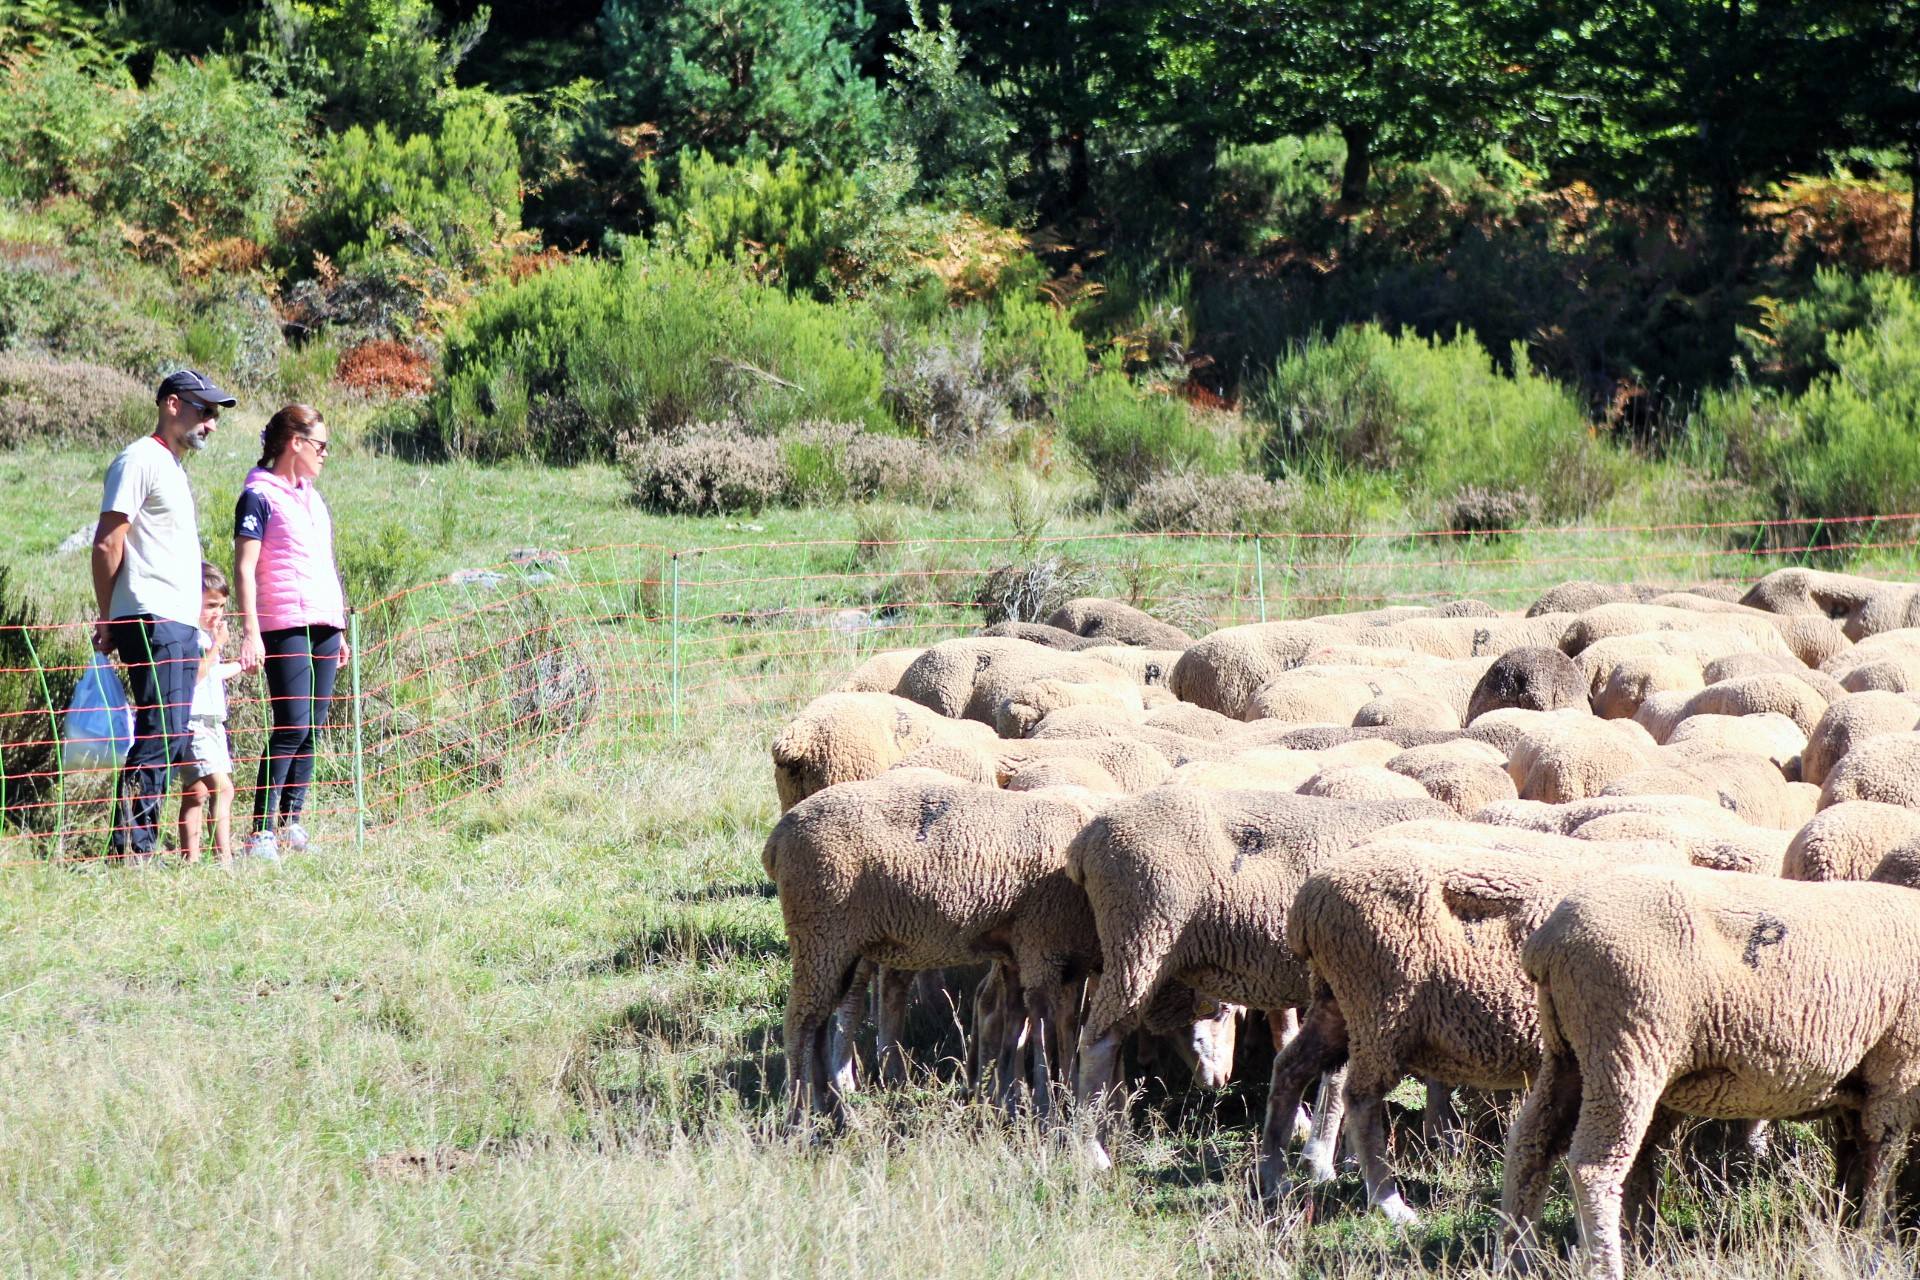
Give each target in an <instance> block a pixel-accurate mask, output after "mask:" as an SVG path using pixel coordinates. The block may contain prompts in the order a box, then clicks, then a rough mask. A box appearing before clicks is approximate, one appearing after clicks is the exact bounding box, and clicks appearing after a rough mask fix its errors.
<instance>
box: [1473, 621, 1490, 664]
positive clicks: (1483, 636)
mask: <svg viewBox="0 0 1920 1280" xmlns="http://www.w3.org/2000/svg"><path fill="white" fill-rule="evenodd" d="M1492 640H1493V631H1492V629H1491V628H1489V627H1476V628H1475V629H1474V632H1473V654H1474V656H1475V657H1479V656H1480V652H1481V650H1483V649H1485V648H1486V646H1487V645H1488V644H1489V643H1490V642H1491V641H1492Z"/></svg>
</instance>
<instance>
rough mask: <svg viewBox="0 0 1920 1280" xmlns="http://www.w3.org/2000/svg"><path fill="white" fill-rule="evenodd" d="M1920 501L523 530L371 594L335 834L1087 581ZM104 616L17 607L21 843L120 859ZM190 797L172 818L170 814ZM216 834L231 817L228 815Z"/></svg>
mask: <svg viewBox="0 0 1920 1280" xmlns="http://www.w3.org/2000/svg"><path fill="white" fill-rule="evenodd" d="M1917 521H1920V516H1905V515H1903V516H1887V517H1878V518H1874V519H1831V520H1829V519H1811V518H1810V519H1801V520H1784V521H1728V522H1718V523H1694V524H1671V525H1639V526H1605V527H1582V528H1565V529H1548V530H1541V529H1532V530H1492V531H1484V530H1483V531H1465V530H1435V531H1425V532H1414V533H1385V532H1353V533H1343V532H1326V533H1286V534H1271V535H1258V536H1248V535H1238V534H1218V533H1178V534H1133V533H1110V534H1086V535H1061V536H1038V537H1011V536H1010V537H982V538H948V539H902V540H898V541H858V540H850V539H849V540H812V541H778V540H762V541H757V542H745V541H743V542H733V543H726V544H718V545H707V546H699V545H692V546H677V547H676V546H669V545H665V544H658V543H633V544H627V545H620V546H601V547H589V548H577V549H572V550H565V551H550V552H536V553H520V554H516V555H515V557H513V558H512V559H510V560H507V561H504V562H502V563H500V564H496V565H492V566H489V567H486V568H482V569H465V570H460V571H457V572H454V573H451V574H448V575H446V576H444V577H440V578H436V579H433V580H431V581H428V582H423V583H419V584H417V585H415V586H411V587H408V588H405V589H402V590H399V591H396V592H394V593H393V594H391V595H389V596H386V597H384V598H382V599H379V600H375V601H370V602H367V603H364V604H361V605H360V606H359V607H357V608H356V609H355V610H354V611H353V616H352V619H351V622H352V631H351V635H350V642H351V645H352V659H351V662H350V664H349V665H350V670H349V671H347V672H343V673H342V676H341V679H340V687H339V689H338V691H337V693H336V697H335V700H334V703H333V714H332V717H331V724H330V727H329V729H328V730H327V731H326V732H324V733H322V734H320V735H318V736H317V738H316V743H317V746H316V748H315V752H316V759H315V762H314V779H313V783H312V786H311V790H310V800H309V804H308V808H307V810H306V813H305V817H304V822H305V825H307V826H308V827H309V828H310V829H312V830H313V831H314V832H315V835H316V837H317V838H319V839H322V840H329V841H332V842H334V843H336V844H337V843H339V842H342V841H351V840H353V839H356V838H359V837H361V836H363V835H364V833H366V832H379V831H382V830H385V829H389V828H393V827H396V826H399V825H401V824H419V823H422V822H432V821H433V820H435V819H436V818H437V817H438V816H439V815H441V814H442V813H443V812H444V811H445V810H447V809H448V807H449V806H452V805H454V804H456V803H457V802H458V801H460V800H461V799H463V798H464V797H467V796H469V795H472V794H474V793H476V792H482V791H486V790H488V789H490V788H492V787H496V786H498V785H499V784H500V783H502V782H503V781H504V780H506V779H507V778H509V777H511V776H514V775H516V774H518V773H520V772H523V771H525V770H526V769H528V768H532V767H535V766H537V765H540V764H544V763H547V762H551V761H555V760H559V761H565V760H568V759H570V758H575V757H579V758H589V757H590V756H591V754H592V753H594V752H596V751H606V750H619V751H631V750H643V749H647V748H648V746H649V745H650V744H658V743H660V742H662V741H663V740H666V739H669V738H671V737H672V736H673V735H674V734H676V733H677V732H682V731H684V729H685V726H686V724H687V722H688V720H689V719H690V718H691V717H692V716H693V715H694V714H695V713H696V712H697V714H698V716H699V717H700V720H701V721H702V723H707V724H710V723H712V717H713V715H714V714H715V712H716V710H722V709H724V710H726V711H730V712H734V713H745V714H747V715H759V716H768V717H771V716H774V715H778V714H780V713H783V712H785V711H788V710H790V709H792V708H794V707H796V706H798V705H799V704H800V703H802V702H804V701H806V700H807V699H808V698H810V697H812V696H813V695H815V694H816V693H818V692H819V691H820V690H821V688H822V687H824V685H825V683H826V682H827V680H828V677H829V675H830V674H831V673H837V672H840V671H844V670H847V669H850V668H851V667H853V666H854V665H856V664H857V663H859V662H860V661H862V660H864V659H865V658H866V657H868V656H870V655H872V654H874V653H876V652H879V651H881V650H883V649H893V648H904V647H909V646H919V645H926V644H931V643H934V642H936V641H939V640H943V639H947V638H950V637H953V636H958V635H964V634H967V633H969V632H973V631H976V630H978V629H979V628H980V627H982V626H983V625H986V624H989V623H992V622H997V621H1002V620H1006V619H1009V618H1010V619H1014V620H1022V621H1034V620H1041V619H1044V617H1045V616H1046V614H1047V613H1049V612H1050V611H1051V610H1052V609H1053V608H1054V607H1056V606H1057V605H1058V604H1060V603H1062V602H1064V601H1065V600H1067V599H1069V598H1072V597H1074V596H1082V595H1099V596H1108V597H1113V598H1117V599H1122V600H1126V601H1128V602H1130V603H1132V604H1134V605H1137V606H1138V607H1140V608H1143V609H1146V610H1147V611H1148V612H1150V613H1153V614H1155V615H1156V616H1159V617H1161V618H1164V619H1166V620H1167V621H1170V622H1173V623H1176V624H1178V625H1180V626H1182V627H1184V628H1186V629H1187V630H1188V631H1190V632H1193V633H1196V634H1197V633H1200V632H1204V631H1209V630H1212V629H1214V628H1216V627H1222V626H1232V625H1236V624H1241V623H1247V622H1259V621H1268V620H1281V619H1288V618H1302V617H1311V616H1313V615H1315V614H1324V613H1331V612H1340V611H1347V610H1353V609H1366V608H1375V607H1379V606H1383V605H1394V604H1421V603H1435V602H1440V601H1444V600H1455V599H1465V598H1471V599H1478V600H1482V601H1484V602H1486V603H1487V604H1490V605H1492V606H1494V607H1495V608H1498V609H1502V610H1524V609H1525V607H1526V606H1527V605H1528V604H1530V603H1531V602H1532V601H1533V600H1534V599H1535V598H1536V597H1537V596H1538V595H1539V594H1540V593H1541V592H1543V591H1544V590H1545V589H1546V588H1548V587H1550V586H1553V585H1555V584H1557V583H1560V582H1564V581H1567V580H1569V579H1587V580H1593V581H1604V582H1633V583H1638V584H1643V585H1649V586H1659V587H1671V588H1680V587H1686V586H1693V585H1698V584H1702V583H1708V582H1715V581H1740V582H1746V581H1750V580H1752V579H1754V578H1757V577H1759V576H1760V575H1762V574H1764V573H1766V572H1768V571H1770V570H1772V569H1775V568H1779V567H1782V566H1784V565H1794V564H1805V563H1818V564H1821V565H1823V566H1829V565H1835V564H1838V563H1842V562H1851V563H1853V564H1854V565H1855V566H1862V565H1864V566H1865V568H1860V567H1855V568H1854V569H1853V571H1854V572H1866V573H1869V574H1871V575H1873V576H1882V577H1895V578H1897V577H1903V576H1909V577H1910V576H1915V574H1916V568H1917V565H1916V562H1917V561H1920V556H1917V555H1916V552H1915V547H1916V543H1917V542H1920V539H1916V536H1915V533H1916V528H1920V525H1917V524H1916V522H1917ZM90 630H91V624H90V623H89V622H79V621H75V622H67V623H59V624H52V625H44V626H9V627H0V866H3V865H12V866H18V865H25V864H35V863H46V862H58V863H67V864H75V865H87V864H95V863H99V862H101V861H103V860H104V859H105V858H106V857H107V853H108V847H109V841H110V839H111V837H112V836H113V835H114V833H115V831H116V829H120V828H121V827H122V822H123V820H122V819H121V817H120V815H119V813H118V808H117V806H116V804H115V802H114V784H115V777H116V773H117V769H118V766H117V764H116V763H82V762H81V761H82V760H83V759H84V758H85V757H86V756H87V755H89V754H92V755H95V756H99V755H108V756H111V752H108V751H95V752H92V753H89V752H87V751H86V750H85V748H87V747H88V746H98V745H100V744H90V743H85V742H81V741H78V740H75V739H69V738H66V737H64V736H63V730H64V728H65V724H66V720H67V716H66V711H67V708H68V707H69V705H70V704H71V702H72V699H73V694H74V690H75V688H76V686H77V684H78V683H79V681H80V680H81V678H82V677H83V676H84V675H85V674H86V672H87V670H88V667H89V661H90V657H91V655H90V644H89V636H90ZM229 707H230V714H229V721H228V725H229V736H230V740H231V742H232V744H233V746H234V747H235V748H236V750H234V752H233V756H234V763H235V775H234V781H235V783H236V784H237V786H238V788H239V793H238V794H237V795H236V797H235V800H234V812H235V814H236V820H235V825H236V830H239V829H243V828H244V825H245V818H244V816H243V815H247V814H250V813H251V810H252V794H251V792H252V788H253V786H254V781H255V774H256V770H257V768H258V762H259V757H260V752H261V751H262V750H263V749H264V747H265V742H266V731H267V727H268V724H269V722H270V718H271V717H270V708H269V707H268V706H267V702H266V696H265V689H264V686H263V684H262V682H261V681H260V680H259V678H258V677H257V676H246V677H241V678H240V679H239V680H237V681H236V682H235V683H234V685H232V686H230V691H229ZM172 816H173V813H172V805H171V804H169V805H168V806H167V810H166V812H165V813H164V814H163V817H164V818H165V819H166V821H163V823H162V832H163V842H165V841H168V840H170V839H171V827H170V823H171V820H172ZM209 844H210V838H209Z"/></svg>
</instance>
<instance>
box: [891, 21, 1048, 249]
mask: <svg viewBox="0 0 1920 1280" xmlns="http://www.w3.org/2000/svg"><path fill="white" fill-rule="evenodd" d="M935 16H936V21H935V22H933V23H931V24H929V23H928V22H927V20H926V15H925V13H924V12H923V6H922V5H921V3H920V0H907V19H908V25H907V26H906V27H905V28H903V29H902V30H901V31H900V32H899V34H897V35H896V36H895V37H894V43H895V45H896V46H897V52H894V53H890V54H888V55H887V67H888V69H889V70H891V71H892V72H893V79H892V82H891V84H890V85H889V92H890V94H891V103H890V105H891V107H892V113H891V114H892V116H893V124H894V129H895V134H896V136H898V137H900V138H901V139H902V140H903V141H905V142H906V143H907V144H908V145H909V146H911V147H912V148H913V152H914V154H915V156H917V157H918V159H919V168H920V173H919V179H918V184H917V185H918V188H919V191H920V193H921V194H922V195H924V196H928V197H932V198H934V199H936V200H938V201H939V202H940V203H942V204H944V205H947V206H950V207H951V206H959V207H961V208H966V209H970V210H972V211H973V212H975V213H978V214H982V215H984V216H985V217H988V218H993V219H995V220H999V221H1003V222H1011V221H1012V220H1013V217H1012V215H1013V207H1012V202H1011V201H1010V200H1009V198H1008V194H1007V182H1008V180H1009V179H1010V178H1015V177H1018V176H1020V175H1021V174H1023V173H1025V172H1026V170H1027V168H1028V165H1027V161H1026V158H1025V157H1024V156H1021V155H1019V154H1017V152H1016V150H1015V148H1013V147H1012V146H1011V145H1010V142H1011V139H1012V138H1013V135H1014V133H1015V131H1016V128H1017V126H1016V125H1015V123H1014V120H1013V117H1012V116H1011V115H1009V114H1008V112H1007V109H1006V108H1005V107H1004V106H1003V105H1002V104H1001V102H1000V100H999V99H998V98H996V97H995V96H994V95H993V94H992V93H991V92H990V91H989V90H988V89H987V87H986V85H984V84H982V83H981V81H980V79H979V78H978V77H977V76H975V75H974V74H973V73H972V72H971V71H970V70H968V68H967V46H966V42H965V41H964V40H963V39H961V37H960V33H959V32H958V31H955V30H954V27H953V13H952V9H951V7H950V6H948V5H944V4H943V5H941V6H940V9H939V12H938V13H937V14H936V15H935Z"/></svg>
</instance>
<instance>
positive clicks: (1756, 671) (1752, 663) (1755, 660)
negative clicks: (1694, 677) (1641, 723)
mask: <svg viewBox="0 0 1920 1280" xmlns="http://www.w3.org/2000/svg"><path fill="white" fill-rule="evenodd" d="M1770 672H1779V673H1781V674H1785V675H1790V676H1792V677H1793V678H1794V679H1795V680H1798V681H1800V682H1801V683H1803V684H1805V685H1807V686H1808V687H1809V688H1811V689H1812V690H1813V691H1814V692H1815V693H1817V694H1819V695H1820V696H1821V697H1822V698H1825V699H1826V700H1827V701H1828V702H1829V703H1831V702H1832V701H1833V700H1834V699H1835V698H1839V697H1843V696H1845V694H1846V692H1847V691H1846V689H1845V688H1844V687H1843V686H1842V685H1841V683H1840V682H1839V681H1838V680H1836V679H1834V678H1833V677H1832V676H1830V675H1828V674H1827V673H1826V672H1824V671H1822V670H1820V669H1819V668H1818V667H1810V666H1808V665H1807V664H1806V663H1804V662H1802V661H1800V659H1798V658H1783V657H1781V656H1780V655H1779V654H1777V653H1730V654H1727V655H1726V656H1725V657H1723V658H1715V659H1714V660H1713V661H1712V662H1709V663H1708V664H1707V665H1706V667H1705V668H1703V669H1702V670H1701V672H1700V675H1701V678H1702V679H1704V680H1705V681H1706V682H1707V683H1708V684H1719V683H1720V682H1721V681H1722V680H1732V679H1734V678H1735V677H1737V676H1757V675H1764V674H1767V673H1770Z"/></svg>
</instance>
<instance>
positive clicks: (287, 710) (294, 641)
mask: <svg viewBox="0 0 1920 1280" xmlns="http://www.w3.org/2000/svg"><path fill="white" fill-rule="evenodd" d="M260 639H261V640H262V641H263V642H265V644H266V648H267V698H268V699H269V702H268V708H269V710H270V711H271V713H272V715H273V732H272V733H270V734H268V735H267V753H266V754H265V755H263V756H261V757H260V776H259V779H258V780H257V781H256V783H255V784H254V792H253V829H254V830H256V831H271V830H273V829H275V828H276V827H278V826H281V825H282V824H285V823H288V822H298V821H299V820H300V810H301V809H302V808H303V807H304V806H305V805H306V802H307V784H308V783H309V782H311V781H312V780H313V757H314V750H315V739H316V736H317V734H318V731H319V730H320V729H323V728H325V727H326V723H327V704H328V703H329V702H331V701H332V700H333V682H334V679H335V677H337V676H338V675H339V674H340V628H338V627H286V628H283V629H281V630H278V631H263V632H261V633H260Z"/></svg>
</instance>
